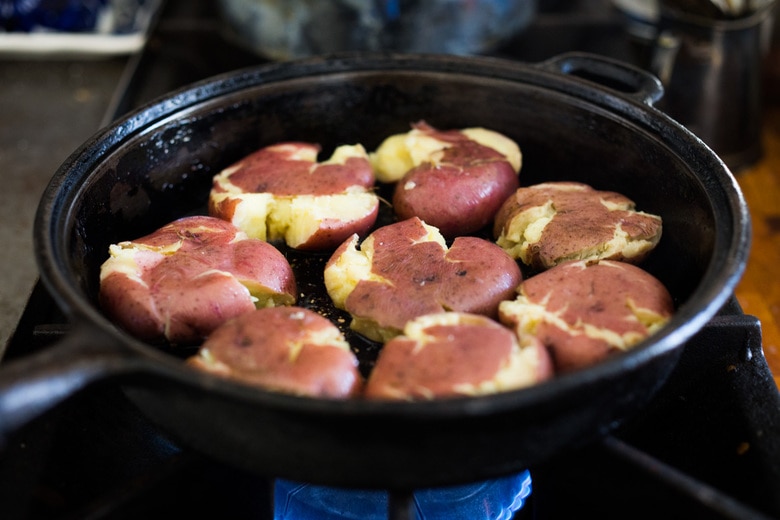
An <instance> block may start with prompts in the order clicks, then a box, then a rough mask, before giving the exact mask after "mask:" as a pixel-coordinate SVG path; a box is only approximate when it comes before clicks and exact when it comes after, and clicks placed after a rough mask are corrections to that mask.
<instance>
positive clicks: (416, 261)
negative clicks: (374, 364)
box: [324, 217, 522, 341]
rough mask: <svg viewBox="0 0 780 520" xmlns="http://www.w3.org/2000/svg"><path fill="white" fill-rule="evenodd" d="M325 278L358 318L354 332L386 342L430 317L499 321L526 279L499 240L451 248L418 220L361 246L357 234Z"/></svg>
mask: <svg viewBox="0 0 780 520" xmlns="http://www.w3.org/2000/svg"><path fill="white" fill-rule="evenodd" d="M324 280H325V287H326V289H327V291H328V294H329V295H330V297H331V299H332V300H333V303H334V305H335V306H336V307H338V308H340V309H345V310H346V311H348V312H349V313H350V314H351V316H352V322H351V327H352V329H353V330H355V331H357V332H359V333H361V334H363V335H364V336H366V337H368V338H370V339H373V340H375V341H386V340H388V339H390V338H392V337H394V336H396V335H398V334H399V333H400V332H401V331H402V330H403V328H404V325H405V324H406V322H408V321H409V320H411V319H413V318H416V317H418V316H421V315H424V314H434V313H438V312H443V311H461V312H471V313H476V314H483V315H486V316H491V317H492V316H496V313H497V310H498V304H499V302H500V301H502V300H504V299H507V298H511V297H513V295H514V291H515V288H516V287H517V285H518V284H519V283H520V281H521V280H522V274H521V272H520V268H519V266H518V265H517V262H515V261H514V260H513V259H512V258H510V257H509V256H508V255H507V254H506V253H505V252H504V251H503V250H502V249H501V248H500V247H498V246H497V245H495V244H494V243H492V242H490V241H488V240H484V239H481V238H477V237H458V238H456V239H455V240H454V241H453V242H452V245H451V246H450V247H449V248H448V247H447V244H446V242H445V241H444V238H443V237H442V235H441V233H439V231H438V230H437V229H436V228H435V227H433V226H430V225H428V224H426V223H425V222H423V221H422V220H420V219H419V218H417V217H413V218H410V219H407V220H404V221H401V222H397V223H394V224H390V225H387V226H384V227H381V228H379V229H377V230H375V231H374V232H373V233H371V234H370V235H369V236H368V237H367V238H366V239H365V240H364V241H363V243H362V244H361V245H360V246H359V247H358V238H357V236H353V237H352V238H350V239H348V240H347V241H345V242H344V243H343V244H342V245H341V246H339V248H338V249H336V251H335V252H334V253H333V255H332V256H331V257H330V259H329V260H328V262H327V264H326V266H325V273H324Z"/></svg>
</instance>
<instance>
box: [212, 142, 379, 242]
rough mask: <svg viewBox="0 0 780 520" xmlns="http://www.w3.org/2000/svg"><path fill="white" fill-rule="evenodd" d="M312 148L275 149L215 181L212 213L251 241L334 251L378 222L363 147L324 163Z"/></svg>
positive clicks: (341, 150) (346, 147)
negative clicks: (257, 240)
mask: <svg viewBox="0 0 780 520" xmlns="http://www.w3.org/2000/svg"><path fill="white" fill-rule="evenodd" d="M319 152H320V147H319V146H318V145H316V144H311V143H298V142H289V143H279V144H276V145H273V146H268V147H266V148H263V149H261V150H258V151H257V152H255V153H253V154H251V155H249V156H248V157H246V158H244V159H242V160H241V161H239V162H237V163H236V164H234V165H232V166H230V167H228V168H226V169H225V170H223V171H222V172H220V173H219V174H218V175H216V176H215V177H214V184H213V187H212V190H211V194H210V196H209V214H210V215H212V216H215V217H219V218H221V219H224V220H227V221H229V222H232V223H233V224H235V225H236V226H237V227H238V228H240V229H242V230H243V231H245V232H246V233H247V234H248V235H249V236H250V237H253V238H259V239H261V240H268V241H275V240H283V241H284V242H285V243H286V244H287V245H288V246H290V247H292V248H295V249H300V250H326V249H334V248H335V247H336V246H338V245H339V244H341V243H342V242H343V241H344V240H345V239H346V238H348V237H349V236H350V235H352V234H353V233H357V234H358V235H363V234H365V233H367V232H368V230H369V229H370V228H371V226H373V225H374V222H375V221H376V218H377V214H378V211H379V198H378V197H377V195H376V194H375V193H374V192H373V191H372V190H373V185H374V174H373V170H372V168H371V164H370V162H369V160H368V154H367V153H366V151H365V149H364V148H363V147H362V146H361V145H343V146H340V147H338V148H336V150H335V151H334V152H333V155H332V156H331V157H330V159H328V160H326V161H323V162H321V163H318V162H317V155H318V153H319Z"/></svg>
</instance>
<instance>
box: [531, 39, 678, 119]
mask: <svg viewBox="0 0 780 520" xmlns="http://www.w3.org/2000/svg"><path fill="white" fill-rule="evenodd" d="M539 65H540V66H541V67H542V68H546V69H549V70H552V71H554V72H558V73H562V74H568V75H570V76H576V77H580V78H582V79H585V80H588V81H593V82H595V83H598V84H599V85H601V86H602V87H607V88H609V89H610V90H613V91H616V92H618V93H619V94H621V95H623V96H625V97H629V98H633V99H636V100H638V101H639V102H641V103H645V104H647V105H651V106H652V105H653V104H654V103H655V102H657V101H658V100H659V99H661V98H662V97H663V95H664V87H663V84H662V83H661V80H660V79H658V78H657V77H656V76H654V75H653V74H651V73H650V72H648V71H646V70H643V69H641V68H639V67H635V66H634V65H631V64H629V63H625V62H623V61H620V60H616V59H613V58H609V57H607V56H601V55H598V54H591V53H586V52H569V53H564V54H560V55H558V56H555V57H553V58H550V59H549V60H547V61H543V62H541V63H540V64H539Z"/></svg>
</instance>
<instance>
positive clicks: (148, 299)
mask: <svg viewBox="0 0 780 520" xmlns="http://www.w3.org/2000/svg"><path fill="white" fill-rule="evenodd" d="M109 255H110V256H109V258H108V259H107V260H106V261H105V262H104V263H103V265H102V266H101V269H100V293H99V299H100V305H101V307H102V309H103V310H104V311H105V312H106V314H107V315H108V316H109V318H110V319H111V320H112V321H113V322H114V323H116V324H117V325H119V326H120V327H122V328H124V329H125V330H127V331H128V332H129V333H131V334H132V335H134V336H136V337H138V338H140V339H143V340H148V341H162V340H168V341H169V342H171V343H175V344H189V343H196V342H198V341H201V340H202V339H203V338H205V337H206V336H207V335H208V334H209V333H211V331H212V330H214V329H215V328H216V327H218V326H219V325H221V324H222V323H223V322H224V321H226V320H227V319H229V318H232V317H234V316H237V315H239V314H243V313H246V312H250V311H253V310H254V309H255V308H256V307H273V306H278V305H290V304H292V303H294V302H295V300H296V284H295V277H294V275H293V271H292V268H291V267H290V264H289V263H288V262H287V259H286V258H285V257H284V256H283V255H282V254H281V253H280V252H279V251H278V250H277V249H276V248H274V247H273V246H272V245H271V244H269V243H267V242H263V241H261V240H257V239H251V238H248V237H247V236H246V234H245V233H244V232H243V231H240V230H239V229H237V228H236V227H235V226H233V225H232V224H230V223H229V222H225V221H223V220H219V219H216V218H212V217H206V216H196V217H184V218H181V219H178V220H176V221H174V222H172V223H170V224H168V225H166V226H163V227H162V228H160V229H158V230H157V231H155V232H153V233H151V234H149V235H147V236H144V237H141V238H138V239H135V240H131V241H125V242H120V243H118V244H112V245H111V246H110V247H109Z"/></svg>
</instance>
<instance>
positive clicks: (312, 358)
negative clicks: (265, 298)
mask: <svg viewBox="0 0 780 520" xmlns="http://www.w3.org/2000/svg"><path fill="white" fill-rule="evenodd" d="M187 363H188V364H189V365H190V366H192V367H195V368H197V369H199V370H204V371H207V372H210V373H213V374H217V375H220V376H222V377H228V378H232V379H235V380H237V381H241V382H244V383H247V384H250V385H255V386H260V387H263V388H265V389H268V390H273V391H278V392H286V393H291V394H295V395H305V396H311V397H330V398H346V397H353V396H356V395H357V394H359V393H360V392H361V391H362V388H363V378H362V376H361V375H360V373H359V371H358V361H357V358H356V357H355V355H354V354H353V353H352V350H351V349H350V346H349V343H347V341H346V339H344V336H343V335H342V334H341V331H339V329H338V328H337V327H336V326H335V325H334V324H333V323H331V322H330V320H328V319H326V318H324V317H322V316H320V315H319V314H317V313H316V312H314V311H311V310H308V309H305V308H303V307H295V306H292V307H274V308H267V309H258V310H256V311H254V312H251V313H247V314H243V315H241V316H238V317H236V318H234V319H232V320H229V321H228V322H226V323H225V324H223V325H222V326H220V327H219V328H217V329H216V330H215V331H214V332H213V333H212V334H211V335H210V336H209V338H208V339H207V340H206V341H205V342H204V343H203V345H202V346H201V347H200V349H199V351H198V353H197V355H195V356H192V357H190V358H189V359H188V360H187Z"/></svg>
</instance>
